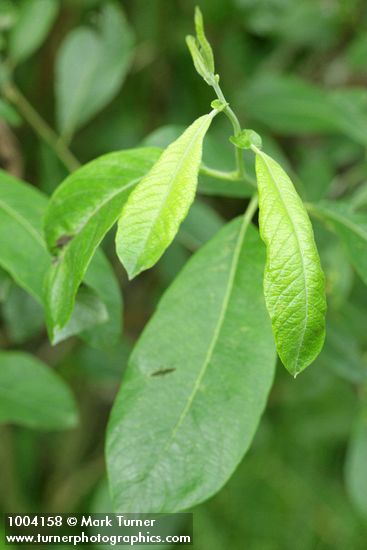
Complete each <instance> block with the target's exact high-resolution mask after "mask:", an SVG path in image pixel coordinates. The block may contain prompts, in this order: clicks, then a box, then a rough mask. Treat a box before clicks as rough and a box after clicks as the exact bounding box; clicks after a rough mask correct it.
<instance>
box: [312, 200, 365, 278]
mask: <svg viewBox="0 0 367 550" xmlns="http://www.w3.org/2000/svg"><path fill="white" fill-rule="evenodd" d="M309 208H310V211H311V212H314V213H315V214H316V215H318V216H319V217H321V218H322V219H324V220H326V221H327V222H329V223H330V224H331V226H332V227H333V228H334V230H335V232H336V233H337V235H338V236H339V237H340V239H341V241H342V243H343V245H344V247H345V249H346V253H347V254H348V257H349V259H350V261H351V263H352V264H353V266H354V267H355V270H356V271H357V273H358V275H359V276H360V277H361V279H362V280H363V281H364V283H365V284H367V215H366V214H365V213H359V212H353V209H352V205H351V204H349V203H347V202H343V201H338V202H337V203H336V202H332V201H322V202H319V203H316V204H312V205H309Z"/></svg>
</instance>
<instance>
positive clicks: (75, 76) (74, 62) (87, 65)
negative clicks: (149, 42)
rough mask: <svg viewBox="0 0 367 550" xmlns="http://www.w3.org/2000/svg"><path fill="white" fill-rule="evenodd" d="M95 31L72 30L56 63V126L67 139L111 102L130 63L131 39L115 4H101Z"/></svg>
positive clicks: (130, 33)
mask: <svg viewBox="0 0 367 550" xmlns="http://www.w3.org/2000/svg"><path fill="white" fill-rule="evenodd" d="M98 31H99V32H96V31H94V30H92V29H90V28H85V27H80V28H78V29H76V30H73V31H72V32H71V33H70V34H69V35H68V36H67V37H66V39H65V41H64V42H63V44H62V45H61V48H60V50H59V53H58V57H57V60H56V99H57V120H58V127H59V130H60V131H61V133H62V134H63V135H64V136H65V137H67V138H68V139H70V138H71V136H72V135H73V133H74V131H75V130H76V129H78V128H79V127H80V126H82V125H83V124H85V123H86V122H87V121H88V120H90V119H91V118H92V117H93V116H94V115H95V114H96V113H98V111H100V110H101V109H103V108H104V107H105V106H106V105H107V104H108V103H109V102H110V101H111V100H112V99H113V97H114V96H115V95H116V93H117V92H118V90H119V88H120V86H121V84H122V82H123V80H124V78H125V75H126V73H127V71H128V68H129V66H130V63H131V58H132V53H133V44H134V36H133V32H132V30H131V28H130V26H129V25H128V23H127V21H126V19H125V16H124V14H123V12H122V10H121V8H119V7H118V6H117V4H114V3H110V2H106V3H105V5H104V6H103V10H102V13H101V17H100V20H99V29H98Z"/></svg>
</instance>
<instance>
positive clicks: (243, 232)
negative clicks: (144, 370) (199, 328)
mask: <svg viewBox="0 0 367 550" xmlns="http://www.w3.org/2000/svg"><path fill="white" fill-rule="evenodd" d="M250 223H251V220H250V219H249V218H247V217H246V216H244V220H243V222H242V226H241V228H240V231H239V234H238V237H237V242H236V245H235V248H234V252H233V257H232V262H231V267H230V270H229V275H228V282H227V288H226V291H225V293H224V297H223V302H222V306H221V309H220V313H219V317H218V320H217V324H216V326H215V329H214V332H213V337H212V340H211V342H210V345H209V347H208V351H207V354H206V356H205V359H204V362H203V365H202V367H201V369H200V371H199V375H198V377H197V379H196V382H195V384H194V387H193V390H192V392H191V394H190V395H189V397H188V400H187V402H186V405H185V407H184V408H183V409H182V412H181V413H180V416H179V418H178V420H177V422H176V424H175V426H174V427H173V429H172V432H171V434H170V436H169V438H168V439H167V441H166V443H165V444H164V445H163V446H162V448H161V450H160V452H159V455H158V457H157V458H156V460H155V463H154V465H153V466H151V468H150V470H149V472H147V475H146V477H148V475H150V474H151V472H152V470H153V468H155V467H156V466H157V464H158V462H159V459H160V457H161V456H162V454H164V453H165V451H166V450H167V449H168V447H169V446H170V444H171V443H172V441H173V440H174V438H175V436H176V434H177V432H178V430H179V429H180V427H181V425H182V423H183V421H184V420H185V417H186V415H187V413H188V412H189V410H190V408H191V406H192V404H193V402H194V400H195V397H196V394H197V392H198V391H199V388H200V385H201V382H202V380H203V378H204V376H205V374H206V371H207V368H208V366H209V364H210V361H211V359H212V357H213V355H214V351H215V347H216V344H217V342H218V339H219V336H220V333H221V329H222V326H223V324H224V321H225V317H226V312H227V310H228V304H229V301H230V298H231V295H232V291H233V285H234V279H235V276H236V272H237V267H238V262H239V257H240V254H241V249H242V245H243V242H244V239H245V236H246V232H247V229H248V227H249V225H250Z"/></svg>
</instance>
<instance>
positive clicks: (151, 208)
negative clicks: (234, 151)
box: [116, 110, 217, 279]
mask: <svg viewBox="0 0 367 550" xmlns="http://www.w3.org/2000/svg"><path fill="white" fill-rule="evenodd" d="M216 113H217V111H216V110H213V111H212V112H211V113H209V114H208V115H204V116H202V117H200V118H198V119H197V120H196V121H195V122H194V123H193V124H191V126H189V127H188V128H187V130H185V132H184V133H183V134H182V135H181V136H180V137H179V138H178V139H177V140H176V141H174V142H173V143H171V145H169V147H167V149H166V150H165V151H164V152H163V154H162V156H161V157H160V159H159V160H158V161H157V163H156V164H155V165H154V166H153V168H152V170H151V171H150V172H149V173H148V174H147V175H146V176H145V177H144V178H143V179H142V181H141V182H140V184H139V185H138V186H137V188H136V189H135V190H134V192H133V193H131V195H130V197H129V200H128V201H127V203H126V205H125V207H124V209H123V211H122V214H121V217H120V220H119V224H118V231H117V236H116V249H117V254H118V256H119V258H120V260H121V262H122V264H123V265H124V266H125V268H126V271H127V273H128V275H129V278H130V279H131V278H133V277H135V276H136V275H138V274H139V273H140V272H141V271H143V270H145V269H148V268H149V267H152V266H153V265H154V264H155V263H156V262H157V261H158V260H159V258H160V257H161V256H162V254H163V252H164V251H165V250H166V248H167V247H168V246H169V245H170V244H171V242H172V240H173V239H174V237H175V235H176V233H177V231H178V229H179V226H180V224H181V222H182V220H183V219H184V218H185V216H186V215H187V212H188V210H189V208H190V206H191V204H192V202H193V200H194V197H195V193H196V187H197V181H198V172H199V167H200V162H201V156H202V149H203V139H204V137H205V134H206V132H207V130H208V128H209V126H210V124H211V121H212V120H213V118H214V116H215V115H216Z"/></svg>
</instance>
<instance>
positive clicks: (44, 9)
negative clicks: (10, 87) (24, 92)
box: [9, 0, 59, 63]
mask: <svg viewBox="0 0 367 550" xmlns="http://www.w3.org/2000/svg"><path fill="white" fill-rule="evenodd" d="M58 11H59V2H57V1H56V0H22V2H21V3H20V8H19V13H18V17H17V20H16V23H15V25H14V26H13V28H12V30H11V32H10V37H9V54H10V58H11V60H12V62H14V63H19V62H21V61H24V60H25V59H26V58H27V57H29V56H30V55H32V54H33V53H34V52H35V51H36V50H37V49H38V48H39V47H40V46H41V44H42V42H43V41H44V39H45V38H46V36H47V34H48V32H49V30H50V28H51V27H52V25H53V23H54V21H55V19H56V17H57V14H58Z"/></svg>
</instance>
